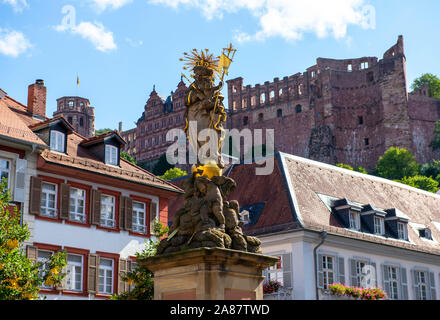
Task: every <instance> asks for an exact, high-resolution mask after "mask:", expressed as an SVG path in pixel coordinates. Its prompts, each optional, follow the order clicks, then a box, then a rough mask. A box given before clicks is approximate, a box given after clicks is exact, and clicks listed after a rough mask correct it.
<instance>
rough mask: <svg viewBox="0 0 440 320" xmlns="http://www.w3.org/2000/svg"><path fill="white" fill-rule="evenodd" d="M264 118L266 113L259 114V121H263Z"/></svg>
mask: <svg viewBox="0 0 440 320" xmlns="http://www.w3.org/2000/svg"><path fill="white" fill-rule="evenodd" d="M263 120H264V115H263V114H262V113H259V114H258V121H263Z"/></svg>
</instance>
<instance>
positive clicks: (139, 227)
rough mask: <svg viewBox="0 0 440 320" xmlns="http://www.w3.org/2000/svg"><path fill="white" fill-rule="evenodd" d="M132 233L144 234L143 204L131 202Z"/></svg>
mask: <svg viewBox="0 0 440 320" xmlns="http://www.w3.org/2000/svg"><path fill="white" fill-rule="evenodd" d="M133 231H134V232H139V233H145V231H146V226H145V203H143V202H135V201H133Z"/></svg>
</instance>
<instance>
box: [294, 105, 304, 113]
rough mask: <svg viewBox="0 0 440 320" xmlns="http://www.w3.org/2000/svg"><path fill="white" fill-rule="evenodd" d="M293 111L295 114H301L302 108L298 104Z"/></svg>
mask: <svg viewBox="0 0 440 320" xmlns="http://www.w3.org/2000/svg"><path fill="white" fill-rule="evenodd" d="M295 111H296V113H301V112H302V106H301V105H300V104H297V105H296V107H295Z"/></svg>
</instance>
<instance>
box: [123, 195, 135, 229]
mask: <svg viewBox="0 0 440 320" xmlns="http://www.w3.org/2000/svg"><path fill="white" fill-rule="evenodd" d="M132 229H133V199H131V198H125V230H128V231H131V230H132Z"/></svg>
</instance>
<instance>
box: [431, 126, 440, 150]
mask: <svg viewBox="0 0 440 320" xmlns="http://www.w3.org/2000/svg"><path fill="white" fill-rule="evenodd" d="M429 146H430V147H431V148H432V151H437V150H440V121H437V122H436V123H435V129H434V138H433V139H432V141H431V143H430V144H429Z"/></svg>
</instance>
